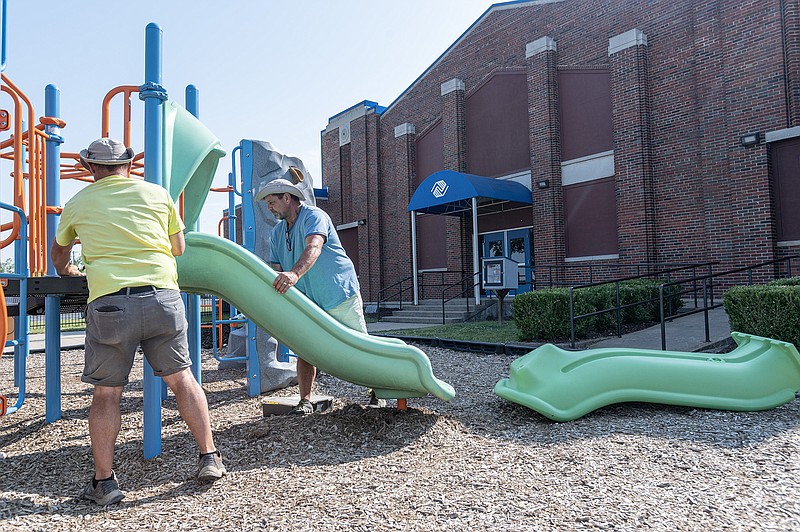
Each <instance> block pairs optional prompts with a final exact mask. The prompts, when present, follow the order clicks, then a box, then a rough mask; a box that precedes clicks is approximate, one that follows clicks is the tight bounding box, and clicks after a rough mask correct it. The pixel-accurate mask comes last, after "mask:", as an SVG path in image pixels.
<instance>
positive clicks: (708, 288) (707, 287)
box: [659, 255, 800, 351]
mask: <svg viewBox="0 0 800 532" xmlns="http://www.w3.org/2000/svg"><path fill="white" fill-rule="evenodd" d="M797 258H800V255H789V256H788V257H781V258H779V259H773V260H770V261H766V262H761V263H759V264H754V265H752V266H743V267H741V268H735V269H733V270H728V271H725V272H721V273H713V272H712V273H709V274H708V275H701V276H697V277H696V278H694V279H690V281H693V282H694V283H697V282H698V281H701V282H702V283H703V287H702V291H703V306H702V307H701V308H697V309H695V310H692V311H689V312H683V313H681V314H670V315H666V312H665V310H664V289H665V288H670V287H672V286H675V285H678V284H681V281H672V282H668V283H663V284H661V285H660V286H659V305H660V321H661V324H660V325H661V350H662V351H666V350H667V329H666V322H667V321H668V320H669V321H672V320H674V319H677V318H682V317H684V316H691V315H692V314H697V313H698V312H702V313H703V315H704V316H703V317H704V322H705V333H706V338H705V341H706V342H710V341H711V335H710V328H709V323H708V311H709V310H713V309H715V308H719V307H722V306H723V303H714V279H717V280H718V279H719V278H720V277H724V276H727V275H733V274H736V273H742V272H747V285H746V286H752V284H753V270H755V269H756V268H762V267H764V266H769V265H771V264H781V263H784V262H785V263H786V264H787V267H786V275H787V277H791V276H792V259H797ZM773 277H774V279H780V277H778V276H773ZM693 290H696V288H695V289H693ZM686 292H688V291H683V292H681V293H686ZM709 302H710V304H709Z"/></svg>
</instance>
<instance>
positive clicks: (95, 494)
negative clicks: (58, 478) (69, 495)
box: [81, 472, 125, 506]
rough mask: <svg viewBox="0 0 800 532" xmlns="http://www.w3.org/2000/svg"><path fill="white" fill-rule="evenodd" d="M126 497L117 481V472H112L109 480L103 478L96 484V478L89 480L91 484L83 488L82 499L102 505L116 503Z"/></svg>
mask: <svg viewBox="0 0 800 532" xmlns="http://www.w3.org/2000/svg"><path fill="white" fill-rule="evenodd" d="M124 497H125V494H124V493H122V492H121V491H120V489H119V484H118V483H117V474H116V473H114V472H112V473H111V478H110V479H108V480H101V481H99V482H98V483H97V486H95V485H94V479H92V480H90V481H89V485H88V486H86V489H84V490H83V493H82V494H81V498H82V499H86V500H89V501H92V502H94V503H95V504H99V505H100V506H108V505H109V504H116V503H118V502H119V501H121V500H122V499H123V498H124Z"/></svg>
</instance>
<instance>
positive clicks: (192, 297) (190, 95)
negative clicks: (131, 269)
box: [186, 85, 203, 384]
mask: <svg viewBox="0 0 800 532" xmlns="http://www.w3.org/2000/svg"><path fill="white" fill-rule="evenodd" d="M186 110H187V111H189V112H190V113H192V115H194V116H196V117H197V118H200V94H199V92H198V90H197V87H195V86H194V85H188V86H187V87H186ZM199 229H200V223H199V222H198V221H196V220H195V222H194V223H193V224H192V225H191V226H190V227H187V228H186V230H187V231H198V230H199ZM186 321H187V322H188V325H189V330H188V340H189V357H190V358H191V360H192V374H193V375H194V378H195V380H197V382H199V383H200V384H202V383H203V369H202V367H201V366H200V363H201V358H202V353H201V347H202V346H201V342H200V296H199V295H198V294H186Z"/></svg>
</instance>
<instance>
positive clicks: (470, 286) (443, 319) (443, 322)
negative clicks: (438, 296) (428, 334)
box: [442, 272, 480, 325]
mask: <svg viewBox="0 0 800 532" xmlns="http://www.w3.org/2000/svg"><path fill="white" fill-rule="evenodd" d="M476 276H478V277H479V276H480V272H475V273H473V274H470V275H467V276H466V277H462V278H461V280H460V281H458V282H455V283H453V284H451V285H448V286H446V287H444V288H443V289H442V325H444V324H445V323H446V318H447V312H446V311H445V305H446V304H447V303H448V302H449V301H452V300H454V299H456V298H457V297H459V296H463V295H464V294H465V293H469V291H470V290H474V289H475V287H476V286H478V285H479V284H480V280H478V281H477V282H475V280H474V279H475V277H476ZM470 278H472V280H473V282H472V284H471V285H469V286H467V287H465V288H464V289H463V290H461V292H459V293H458V294H456V295H454V296H452V297H449V298H447V299H445V295H446V294H447V290H448V289H450V288H453V287H454V286H458V285H463V284H464V283H465V282H467V279H470ZM466 302H467V310H466V312H468V313H469V297H467V298H466Z"/></svg>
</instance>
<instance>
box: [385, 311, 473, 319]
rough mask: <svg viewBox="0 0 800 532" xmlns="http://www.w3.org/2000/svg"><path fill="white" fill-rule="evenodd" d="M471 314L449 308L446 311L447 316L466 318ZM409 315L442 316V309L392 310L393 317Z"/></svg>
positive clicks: (420, 316) (422, 316) (419, 316)
mask: <svg viewBox="0 0 800 532" xmlns="http://www.w3.org/2000/svg"><path fill="white" fill-rule="evenodd" d="M468 315H469V313H467V312H464V311H463V310H462V311H455V310H448V311H447V312H445V316H452V317H454V318H456V317H461V318H465V317H467V316H468ZM407 316H417V317H418V318H436V317H439V318H441V317H442V311H441V309H439V310H395V311H394V312H392V317H393V318H397V317H407Z"/></svg>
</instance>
